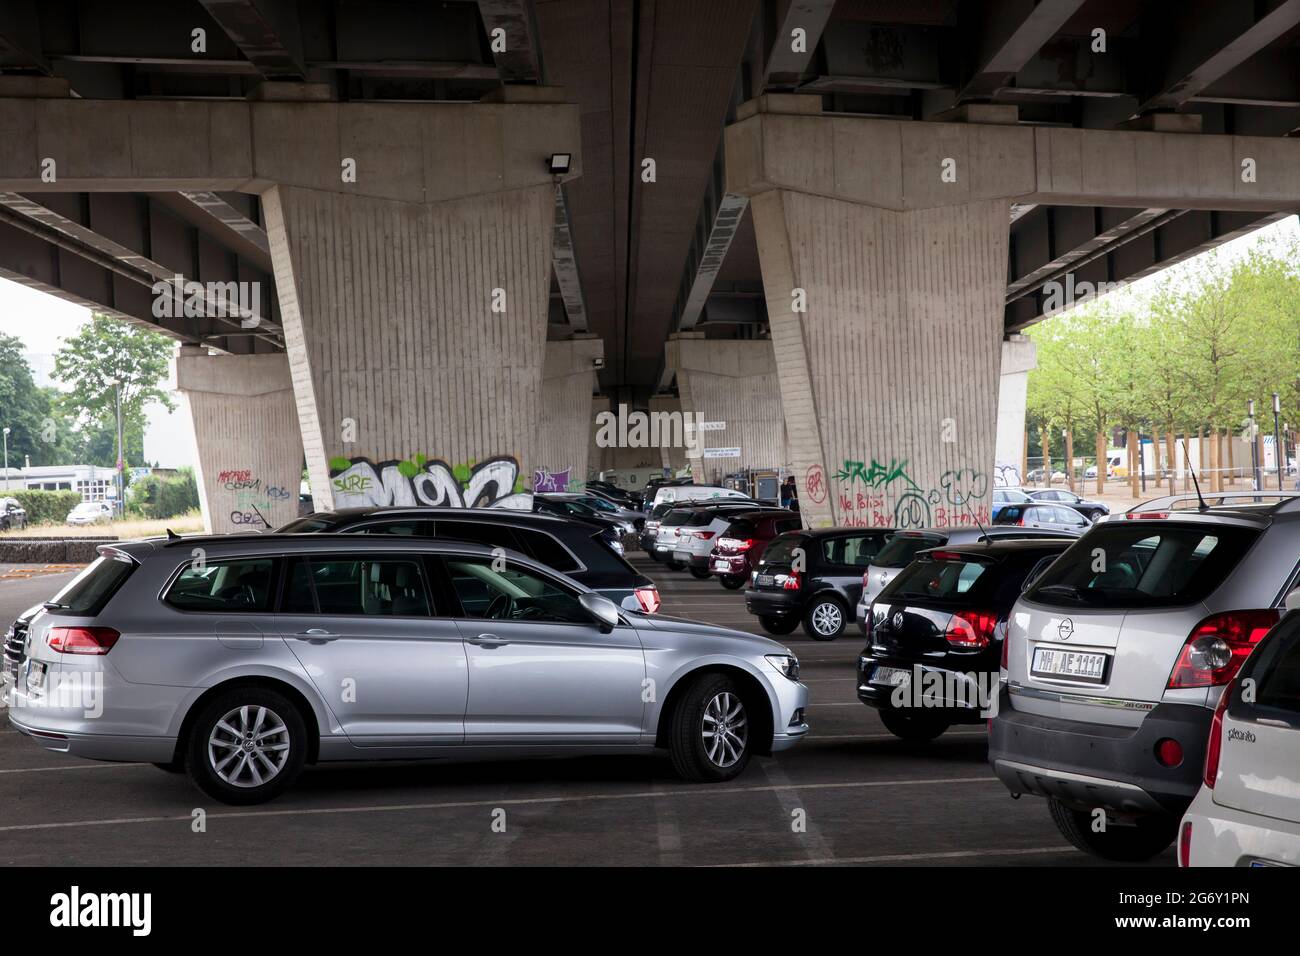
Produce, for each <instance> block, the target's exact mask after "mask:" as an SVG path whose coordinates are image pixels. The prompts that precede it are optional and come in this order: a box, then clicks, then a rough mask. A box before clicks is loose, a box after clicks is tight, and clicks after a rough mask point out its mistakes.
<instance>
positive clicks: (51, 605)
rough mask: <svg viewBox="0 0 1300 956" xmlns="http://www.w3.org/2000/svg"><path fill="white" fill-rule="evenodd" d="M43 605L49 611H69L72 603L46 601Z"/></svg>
mask: <svg viewBox="0 0 1300 956" xmlns="http://www.w3.org/2000/svg"><path fill="white" fill-rule="evenodd" d="M41 607H43V608H45V610H47V611H67V610H69V609H70V608H71V607H72V605H71V604H60V603H59V602H58V601H46V602H44V603H43V604H42V605H41Z"/></svg>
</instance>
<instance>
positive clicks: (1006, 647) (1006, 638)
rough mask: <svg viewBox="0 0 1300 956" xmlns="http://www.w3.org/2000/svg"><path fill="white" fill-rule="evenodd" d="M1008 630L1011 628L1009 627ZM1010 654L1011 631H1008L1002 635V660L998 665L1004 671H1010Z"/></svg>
mask: <svg viewBox="0 0 1300 956" xmlns="http://www.w3.org/2000/svg"><path fill="white" fill-rule="evenodd" d="M1008 630H1010V629H1009V628H1008ZM1010 655H1011V635H1010V633H1007V634H1003V635H1002V661H1001V663H999V665H998V666H999V667H1001V668H1002V669H1003V670H1004V671H1009V670H1010V669H1011V668H1010V667H1009V666H1008V664H1007V662H1008V661H1009V660H1010Z"/></svg>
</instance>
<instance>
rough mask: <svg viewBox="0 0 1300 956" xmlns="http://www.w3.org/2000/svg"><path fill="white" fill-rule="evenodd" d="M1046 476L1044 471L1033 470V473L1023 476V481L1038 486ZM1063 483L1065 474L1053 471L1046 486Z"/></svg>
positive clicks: (1041, 469) (1042, 469) (1040, 469)
mask: <svg viewBox="0 0 1300 956" xmlns="http://www.w3.org/2000/svg"><path fill="white" fill-rule="evenodd" d="M1046 476H1047V470H1046V469H1044V468H1035V469H1034V470H1033V471H1031V472H1030V473H1029V474H1027V475H1026V476H1025V481H1029V482H1033V483H1034V484H1039V483H1041V482H1042V481H1043V480H1044V479H1045V478H1046ZM1064 481H1065V472H1063V471H1058V470H1056V469H1053V470H1052V480H1051V481H1049V482H1048V484H1049V485H1057V484H1061V483H1063V482H1064Z"/></svg>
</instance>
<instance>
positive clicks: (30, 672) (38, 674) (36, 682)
mask: <svg viewBox="0 0 1300 956" xmlns="http://www.w3.org/2000/svg"><path fill="white" fill-rule="evenodd" d="M45 669H46V665H45V662H44V661H33V660H29V661H28V662H27V686H28V687H30V688H32V689H33V690H39V689H40V688H42V687H44V686H45Z"/></svg>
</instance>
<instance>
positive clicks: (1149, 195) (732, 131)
mask: <svg viewBox="0 0 1300 956" xmlns="http://www.w3.org/2000/svg"><path fill="white" fill-rule="evenodd" d="M765 99H766V100H767V101H769V102H768V103H767V104H766V105H765V106H764V105H763V104H758V105H756V106H754V107H753V108H752V110H751V111H746V110H745V109H744V108H742V110H741V112H740V113H739V114H738V116H741V117H744V118H741V119H739V120H738V122H736V123H734V124H732V125H731V126H729V127H727V130H726V137H727V144H726V145H727V189H728V190H729V191H731V192H736V193H739V194H741V195H747V196H750V197H751V198H752V197H753V196H755V195H758V194H760V193H762V192H764V191H767V190H772V189H791V190H796V191H799V192H805V193H810V194H814V195H819V196H824V197H826V198H830V199H841V200H844V201H847V202H856V203H865V204H867V205H872V206H879V207H881V208H885V209H896V210H909V209H926V208H936V207H942V206H951V205H959V204H963V203H968V202H972V201H981V200H987V199H1004V200H1008V201H1014V202H1017V203H1040V204H1047V205H1089V206H1119V207H1124V208H1154V207H1160V208H1183V209H1221V210H1256V211H1261V212H1271V211H1274V210H1276V209H1279V208H1294V207H1295V206H1296V205H1298V204H1300V139H1282V138H1265V137H1251V136H1211V135H1205V136H1187V135H1180V134H1175V133H1153V132H1140V131H1117V130H1088V129H1058V128H1044V127H1038V128H1027V127H1006V126H982V125H976V124H968V123H914V122H903V121H895V120H885V119H864V118H860V117H848V116H817V115H798V114H793V113H784V112H770V111H767V112H765V111H762V110H763V109H767V110H772V109H783V108H784V106H783V104H781V103H780V101H779V99H777V100H775V102H773V101H774V98H773V97H766V98H765ZM753 102H754V101H751V103H753ZM746 106H750V104H746ZM904 157H907V159H906V162H905V161H904ZM1247 158H1249V159H1253V160H1254V161H1255V165H1256V170H1257V175H1256V180H1255V181H1254V182H1242V176H1241V173H1242V162H1243V161H1244V160H1245V159H1247ZM947 160H952V163H951V164H946V162H945V161H947ZM945 167H947V168H950V169H951V170H952V173H953V174H954V176H955V178H953V177H950V178H949V179H945V177H944V176H943V175H942V173H943V172H944V170H945ZM950 180H951V181H950Z"/></svg>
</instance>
